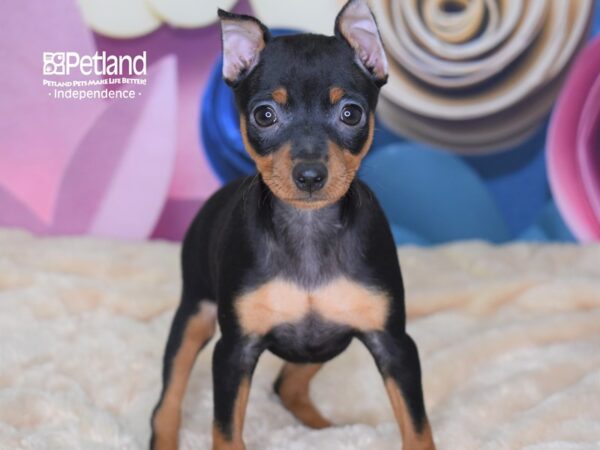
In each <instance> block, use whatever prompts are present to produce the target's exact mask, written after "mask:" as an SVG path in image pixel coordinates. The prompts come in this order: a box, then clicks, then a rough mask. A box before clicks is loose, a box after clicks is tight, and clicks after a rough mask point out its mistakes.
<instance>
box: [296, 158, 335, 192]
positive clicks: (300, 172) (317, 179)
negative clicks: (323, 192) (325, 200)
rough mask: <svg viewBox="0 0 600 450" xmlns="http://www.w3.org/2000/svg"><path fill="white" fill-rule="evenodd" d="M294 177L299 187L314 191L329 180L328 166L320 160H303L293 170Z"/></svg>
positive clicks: (306, 190) (305, 190)
mask: <svg viewBox="0 0 600 450" xmlns="http://www.w3.org/2000/svg"><path fill="white" fill-rule="evenodd" d="M292 177H293V178H294V183H296V186H297V187H298V189H300V190H301V191H304V192H308V193H311V194H312V193H313V192H317V191H318V190H320V189H321V188H322V187H323V186H325V183H326V182H327V167H326V166H325V164H323V163H320V162H310V163H309V162H301V163H298V164H296V166H295V167H294V169H293V170H292Z"/></svg>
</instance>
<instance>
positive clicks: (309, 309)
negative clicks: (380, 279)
mask: <svg viewBox="0 0 600 450" xmlns="http://www.w3.org/2000/svg"><path fill="white" fill-rule="evenodd" d="M388 310H389V298H388V296H387V295H385V294H384V293H382V292H378V291H376V290H373V289H370V288H367V287H365V286H364V285H362V284H359V283H357V282H355V281H352V280H349V279H347V278H345V277H340V278H336V279H335V280H333V281H331V282H330V283H328V284H326V285H325V286H322V287H319V288H317V289H314V290H312V291H307V290H305V289H303V288H301V287H299V286H297V285H296V284H294V283H291V282H289V281H286V280H281V279H275V280H272V281H269V282H268V283H265V284H263V285H262V286H260V287H259V288H258V289H256V290H254V291H251V292H248V293H246V294H244V295H242V296H241V297H239V298H238V299H237V302H236V311H237V313H238V318H239V321H240V324H241V326H242V329H243V330H244V332H245V333H247V334H259V335H264V334H267V333H268V332H269V331H270V330H271V329H272V328H274V327H276V326H278V325H283V324H286V323H294V322H299V321H300V320H302V319H303V318H305V317H306V316H307V315H308V314H310V313H316V314H318V315H319V316H321V317H322V318H323V319H325V320H327V321H331V322H334V323H338V324H340V325H346V326H349V327H351V328H354V329H357V330H360V331H369V330H381V329H383V327H384V325H385V322H386V320H387V316H388Z"/></svg>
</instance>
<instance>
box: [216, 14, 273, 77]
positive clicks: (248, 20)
mask: <svg viewBox="0 0 600 450" xmlns="http://www.w3.org/2000/svg"><path fill="white" fill-rule="evenodd" d="M219 17H220V19H221V39H222V41H223V78H225V81H226V82H227V83H228V84H229V85H235V84H236V83H238V82H239V81H241V80H242V79H243V78H245V77H246V75H248V74H249V73H250V72H251V71H252V69H254V67H256V64H258V59H259V55H260V52H261V50H262V49H263V48H265V45H266V44H267V42H268V41H269V39H270V33H269V30H268V29H267V27H265V26H264V25H263V24H262V23H261V22H260V21H259V20H258V19H255V18H254V17H251V16H246V15H242V14H232V13H228V12H227V11H223V10H222V9H219Z"/></svg>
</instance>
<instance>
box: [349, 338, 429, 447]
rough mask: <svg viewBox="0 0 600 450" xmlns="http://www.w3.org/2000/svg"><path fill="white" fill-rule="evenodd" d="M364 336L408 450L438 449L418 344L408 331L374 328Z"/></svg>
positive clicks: (404, 445) (363, 339)
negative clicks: (424, 396)
mask: <svg viewBox="0 0 600 450" xmlns="http://www.w3.org/2000/svg"><path fill="white" fill-rule="evenodd" d="M360 339H361V340H362V341H363V342H364V344H365V345H366V346H367V348H368V349H369V351H370V352H371V354H372V355H373V358H374V359H375V363H376V364H377V368H378V369H379V372H380V373H381V375H382V376H383V380H384V382H385V387H386V390H387V393H388V396H389V398H390V402H391V404H392V409H393V410H394V415H395V416H396V421H397V422H398V426H399V427H400V431H401V433H402V442H403V448H404V450H435V444H434V442H433V437H432V434H431V428H430V427H429V422H428V420H427V414H426V412H425V404H424V401H423V389H422V386H421V366H420V363H419V354H418V351H417V346H416V345H415V343H414V341H413V340H412V339H411V337H410V336H409V335H408V334H406V333H404V332H401V333H391V332H390V331H386V330H384V331H372V332H368V333H365V334H364V335H362V336H361V337H360Z"/></svg>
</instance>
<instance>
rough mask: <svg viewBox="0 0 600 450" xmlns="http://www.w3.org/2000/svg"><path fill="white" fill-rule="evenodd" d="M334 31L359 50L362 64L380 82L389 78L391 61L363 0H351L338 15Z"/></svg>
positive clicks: (358, 55) (358, 57)
mask: <svg viewBox="0 0 600 450" xmlns="http://www.w3.org/2000/svg"><path fill="white" fill-rule="evenodd" d="M335 35H336V36H337V37H338V38H340V39H343V40H345V41H346V42H347V43H348V44H349V45H350V46H351V47H352V48H353V49H354V52H355V53H356V56H357V59H358V62H359V63H360V65H361V66H362V67H363V68H364V69H365V70H366V71H367V72H368V73H369V75H371V77H372V78H373V80H374V81H375V83H376V84H377V85H378V86H383V85H384V84H385V82H386V81H387V76H388V62H387V58H386V56H385V51H384V50H383V44H382V43H381V37H380V36H379V30H378V29H377V23H376V22H375V18H374V17H373V13H371V10H370V9H369V7H368V6H367V3H366V2H365V1H364V0H349V1H348V3H346V5H345V6H344V7H343V8H342V10H341V11H340V13H339V14H338V16H337V18H336V19H335Z"/></svg>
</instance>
